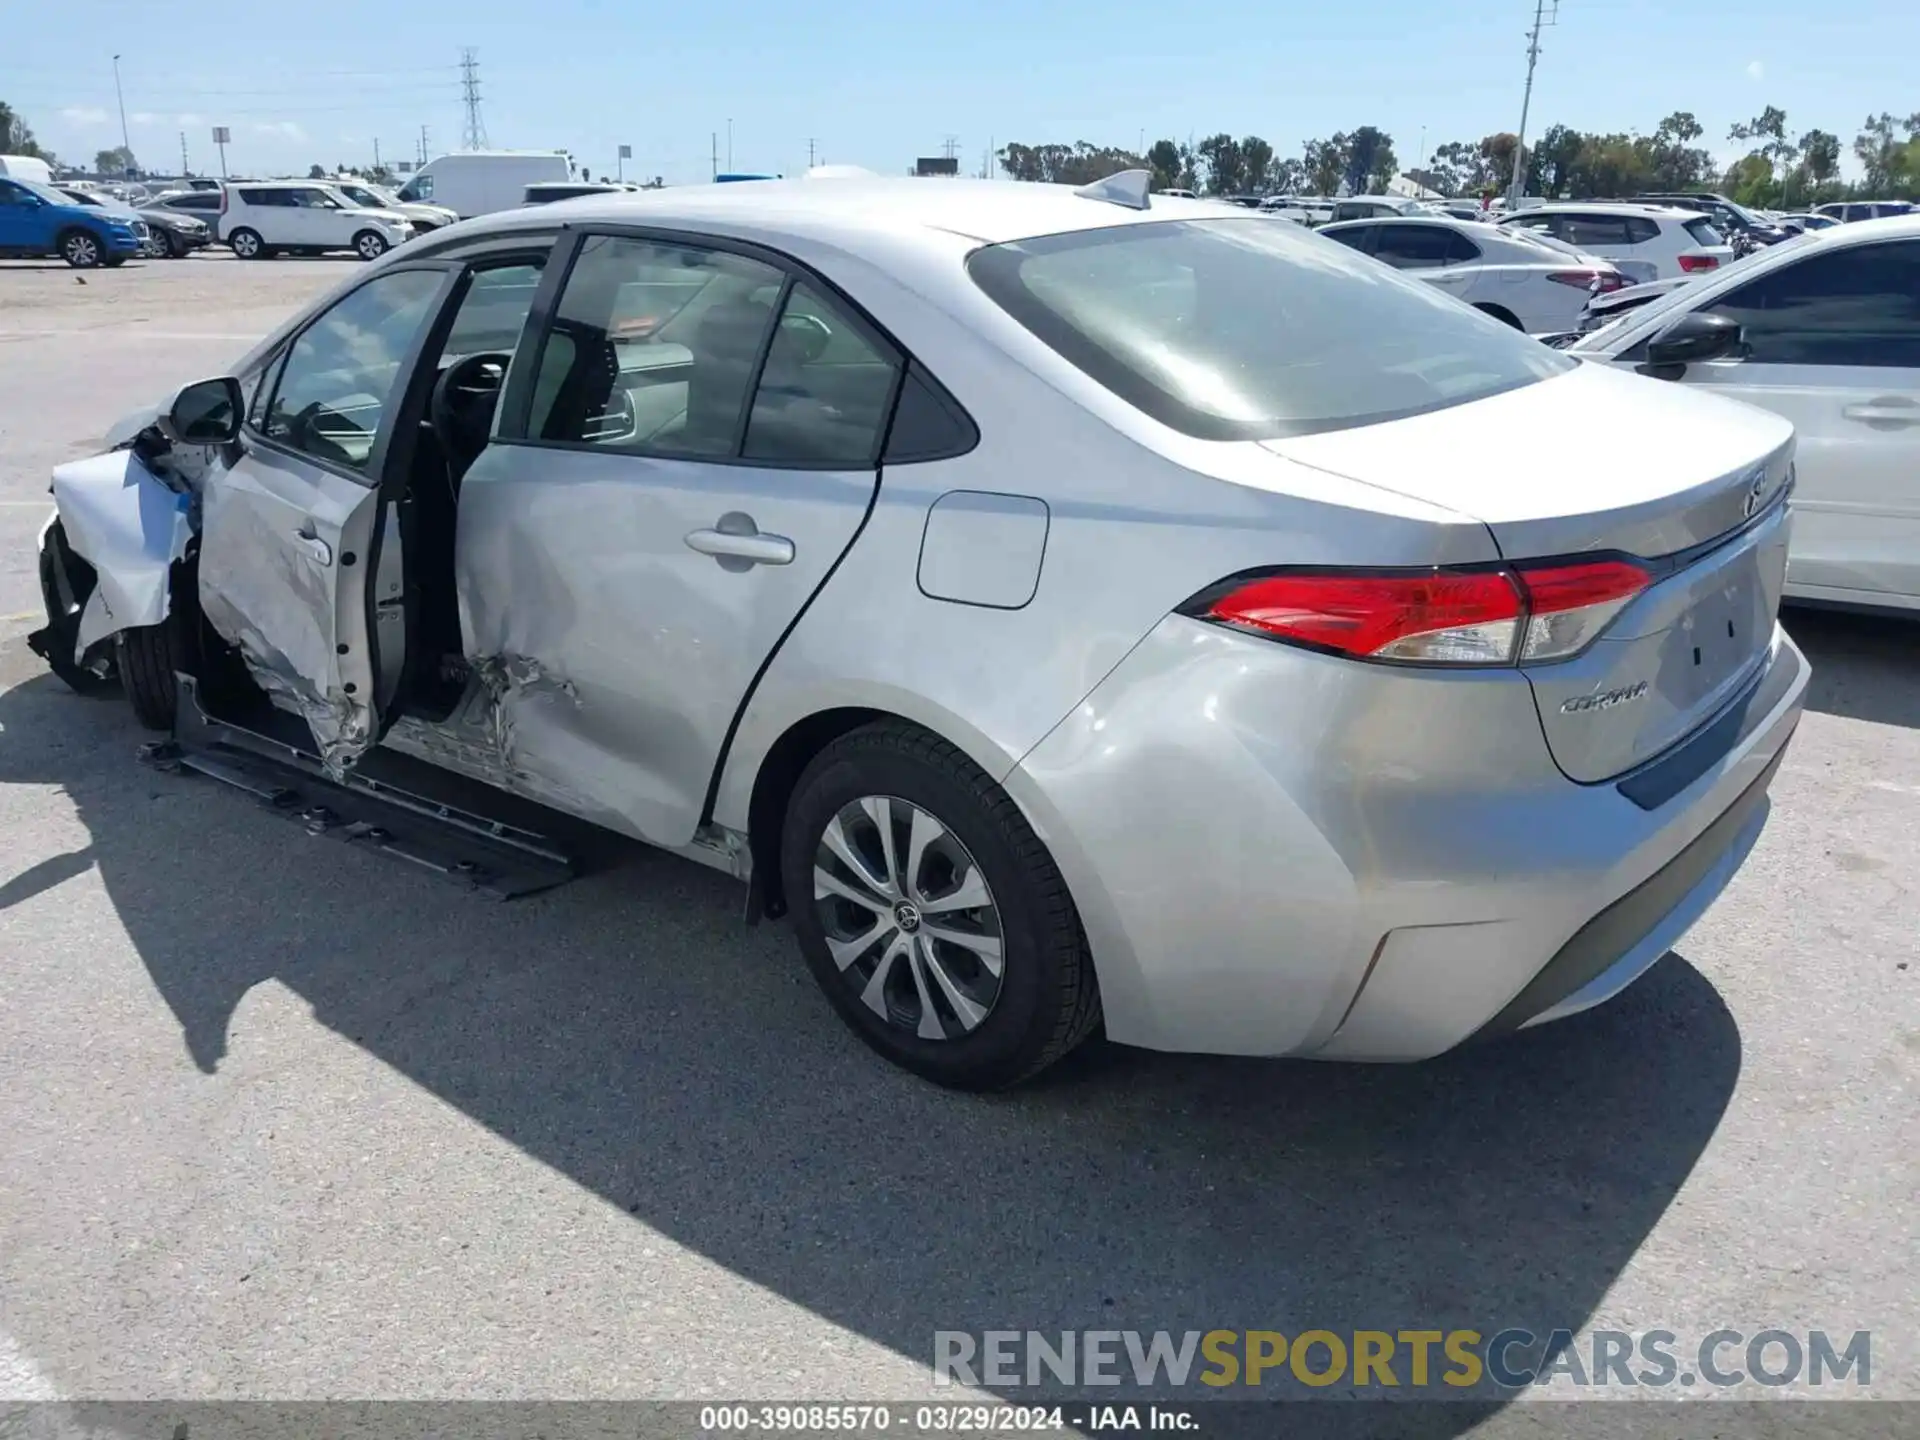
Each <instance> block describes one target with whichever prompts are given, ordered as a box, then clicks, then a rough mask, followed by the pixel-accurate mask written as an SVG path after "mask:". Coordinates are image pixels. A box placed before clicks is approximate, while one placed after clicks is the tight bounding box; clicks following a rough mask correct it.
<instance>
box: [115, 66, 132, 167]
mask: <svg viewBox="0 0 1920 1440" xmlns="http://www.w3.org/2000/svg"><path fill="white" fill-rule="evenodd" d="M113 98H114V99H115V100H116V101H118V102H119V104H120V158H121V161H122V162H123V163H122V164H121V166H120V170H121V176H120V178H121V179H123V180H124V179H125V178H126V171H127V170H129V169H130V168H131V167H132V161H133V137H132V136H130V135H128V134H127V97H126V96H125V95H123V94H121V93H120V57H119V56H118V55H116V56H114V57H113Z"/></svg>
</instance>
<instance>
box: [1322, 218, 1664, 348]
mask: <svg viewBox="0 0 1920 1440" xmlns="http://www.w3.org/2000/svg"><path fill="white" fill-rule="evenodd" d="M1320 233H1321V234H1322V235H1325V236H1326V237H1327V238H1328V239H1329V240H1338V241H1339V242H1340V243H1341V244H1342V245H1346V246H1349V247H1350V248H1352V249H1355V250H1358V251H1360V253H1361V254H1363V255H1371V256H1373V258H1374V259H1376V260H1384V261H1385V262H1386V263H1387V264H1389V265H1391V266H1393V267H1394V269H1396V270H1410V271H1412V272H1414V273H1415V274H1417V275H1418V276H1419V277H1420V278H1421V279H1422V280H1425V281H1426V282H1427V283H1428V284H1430V285H1433V286H1435V287H1436V288H1438V289H1441V290H1444V291H1446V292H1447V293H1448V294H1449V295H1451V296H1453V297H1454V298H1455V299H1456V300H1461V301H1464V302H1465V303H1467V304H1468V305H1471V306H1473V308H1474V309H1476V310H1482V311H1485V312H1486V313H1487V314H1489V315H1491V316H1493V317H1494V318H1495V319H1496V320H1501V321H1504V322H1506V323H1507V324H1509V325H1512V326H1514V327H1515V328H1516V329H1520V330H1525V331H1526V332H1527V333H1528V334H1529V335H1548V334H1559V333H1563V332H1565V331H1568V330H1576V329H1578V328H1579V325H1580V312H1581V311H1582V310H1583V309H1584V308H1585V307H1586V303H1587V300H1588V298H1589V297H1590V296H1593V295H1596V294H1605V293H1607V292H1609V291H1613V290H1620V289H1624V288H1625V286H1626V283H1627V282H1626V279H1625V277H1624V276H1622V275H1621V273H1620V272H1619V271H1618V270H1617V269H1615V268H1614V267H1613V266H1612V265H1611V264H1609V263H1608V262H1607V261H1605V260H1602V259H1600V258H1598V257H1597V256H1592V255H1582V254H1581V253H1580V252H1579V251H1577V250H1574V249H1571V248H1568V247H1564V246H1561V245H1558V244H1556V243H1555V242H1553V241H1551V240H1547V239H1536V238H1535V237H1534V236H1532V235H1530V234H1527V233H1526V232H1525V231H1519V232H1512V231H1508V230H1504V229H1502V228H1501V227H1500V226H1498V225H1482V224H1480V223H1479V222H1477V221H1473V220H1455V219H1453V218H1451V217H1450V216H1444V215H1409V216H1406V217H1404V218H1401V219H1394V220H1349V221H1344V222H1336V223H1335V224H1332V225H1326V226H1322V227H1321V230H1320Z"/></svg>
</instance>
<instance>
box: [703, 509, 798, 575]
mask: <svg viewBox="0 0 1920 1440" xmlns="http://www.w3.org/2000/svg"><path fill="white" fill-rule="evenodd" d="M687 548H688V549H690V550H698V551H699V552H700V553H701V554H702V555H711V556H712V557H713V558H714V559H716V560H718V561H719V562H720V564H721V566H722V567H723V568H725V569H728V570H744V569H746V568H747V567H748V566H750V565H791V564H792V563H793V541H791V540H789V539H787V537H786V536H784V535H767V534H764V533H762V532H761V530H760V528H759V527H758V526H757V525H755V524H754V523H753V517H752V516H751V515H742V514H741V513H740V512H739V511H737V510H735V511H730V512H729V513H727V514H725V515H722V516H721V517H720V520H719V523H718V524H717V525H715V526H714V527H713V528H712V529H710V530H694V531H691V532H689V533H688V535H687ZM729 561H732V562H734V563H732V564H729V563H728V562H729Z"/></svg>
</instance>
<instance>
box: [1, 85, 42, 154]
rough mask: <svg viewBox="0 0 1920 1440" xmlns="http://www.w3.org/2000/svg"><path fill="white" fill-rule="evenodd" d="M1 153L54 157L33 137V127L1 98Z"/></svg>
mask: <svg viewBox="0 0 1920 1440" xmlns="http://www.w3.org/2000/svg"><path fill="white" fill-rule="evenodd" d="M0 155H30V156H36V157H38V158H39V159H42V160H50V159H52V158H53V157H52V156H50V155H48V153H47V152H46V151H44V150H42V149H41V148H40V142H39V141H38V140H35V139H34V138H33V127H32V126H31V125H29V124H27V122H26V120H25V118H24V117H23V116H22V115H21V114H20V112H19V111H17V110H15V109H14V108H13V107H12V106H11V105H9V104H7V103H6V101H4V100H0Z"/></svg>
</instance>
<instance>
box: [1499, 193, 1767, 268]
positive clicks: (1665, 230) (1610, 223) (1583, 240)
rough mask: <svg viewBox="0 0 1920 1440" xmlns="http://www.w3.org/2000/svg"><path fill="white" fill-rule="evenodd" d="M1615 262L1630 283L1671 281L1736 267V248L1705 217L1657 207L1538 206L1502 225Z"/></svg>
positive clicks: (1505, 220)
mask: <svg viewBox="0 0 1920 1440" xmlns="http://www.w3.org/2000/svg"><path fill="white" fill-rule="evenodd" d="M1500 223H1501V224H1502V225H1508V226H1513V227H1515V228H1518V229H1521V230H1533V231H1538V232H1539V233H1541V234H1543V235H1551V236H1552V237H1553V238H1554V239H1556V240H1564V241H1566V243H1567V244H1569V245H1572V246H1575V247H1576V248H1578V249H1580V250H1583V251H1585V252H1586V253H1587V254H1589V255H1598V256H1600V257H1601V258H1602V259H1605V260H1611V261H1612V262H1613V263H1614V264H1615V265H1616V266H1617V267H1618V268H1619V270H1620V273H1621V274H1623V275H1625V276H1626V277H1627V278H1628V279H1629V280H1632V281H1635V282H1640V281H1645V280H1670V279H1672V278H1673V277H1674V276H1676V275H1698V274H1700V273H1702V272H1703V271H1707V270H1717V269H1719V268H1720V267H1721V266H1722V265H1731V264H1732V263H1733V247H1732V246H1731V245H1729V244H1728V243H1727V241H1726V237H1725V236H1723V235H1722V234H1721V233H1720V232H1719V231H1718V230H1716V229H1714V226H1713V221H1711V220H1709V219H1708V218H1707V217H1706V216H1704V215H1700V214H1698V213H1696V212H1693V211H1690V210H1672V209H1667V208H1665V207H1663V206H1658V205H1597V204H1596V205H1581V204H1559V205H1535V206H1532V207H1530V208H1529V209H1526V210H1520V211H1516V212H1515V213H1514V214H1512V215H1509V216H1507V217H1505V218H1504V219H1502V220H1501V221H1500Z"/></svg>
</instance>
